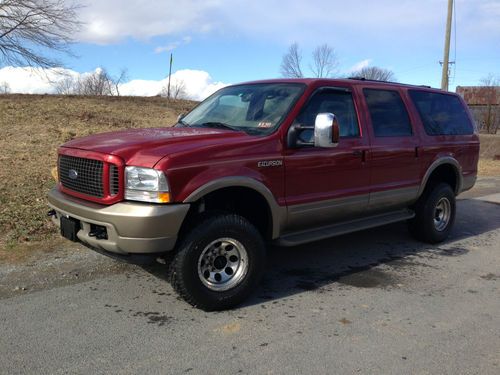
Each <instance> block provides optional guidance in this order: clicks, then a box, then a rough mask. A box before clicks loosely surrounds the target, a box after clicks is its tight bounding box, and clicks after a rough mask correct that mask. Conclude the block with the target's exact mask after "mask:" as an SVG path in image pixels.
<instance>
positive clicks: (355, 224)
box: [275, 209, 415, 246]
mask: <svg viewBox="0 0 500 375" xmlns="http://www.w3.org/2000/svg"><path fill="white" fill-rule="evenodd" d="M413 217H415V212H413V211H412V210H409V209H405V210H400V211H394V212H389V213H385V214H380V215H374V216H370V217H364V218H362V219H356V220H351V221H347V222H343V223H338V224H333V225H327V226H323V227H319V228H312V229H309V230H305V231H299V232H292V233H288V234H285V235H283V236H281V237H280V238H278V239H276V240H275V243H276V245H279V246H297V245H302V244H304V243H307V242H313V241H319V240H324V239H326V238H330V237H334V236H339V235H341V234H346V233H351V232H356V231H358V230H363V229H368V228H374V227H378V226H381V225H386V224H391V223H396V222H398V221H404V220H408V219H411V218H413Z"/></svg>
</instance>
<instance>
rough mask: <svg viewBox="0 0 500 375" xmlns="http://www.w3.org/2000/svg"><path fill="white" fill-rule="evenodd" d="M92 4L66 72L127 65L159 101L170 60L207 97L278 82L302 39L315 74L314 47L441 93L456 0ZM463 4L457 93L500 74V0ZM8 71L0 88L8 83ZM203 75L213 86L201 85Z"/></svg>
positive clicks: (342, 62)
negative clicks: (449, 17)
mask: <svg viewBox="0 0 500 375" xmlns="http://www.w3.org/2000/svg"><path fill="white" fill-rule="evenodd" d="M83 3H84V4H85V7H84V8H83V9H82V10H81V14H80V15H81V17H82V19H83V21H84V22H85V27H84V28H83V29H82V31H81V32H80V33H79V34H78V35H76V39H77V40H78V42H77V43H76V44H75V45H74V46H73V51H74V52H75V53H76V54H77V55H78V56H79V58H66V59H65V61H64V62H65V64H66V66H67V67H68V68H69V69H71V70H73V71H75V72H76V73H85V72H91V71H93V70H95V69H96V68H98V67H105V68H106V69H108V70H109V71H110V72H111V73H115V74H116V73H117V72H118V71H119V70H120V69H121V68H127V70H128V76H129V79H130V80H132V81H133V84H131V85H129V86H130V87H134V89H131V91H130V92H131V93H139V94H151V95H154V92H153V91H154V90H157V87H158V86H154V85H153V83H152V82H149V81H162V80H163V79H164V78H165V77H166V75H167V74H168V60H169V55H170V53H173V55H174V67H173V71H174V72H179V77H180V76H181V75H182V79H183V80H185V81H186V82H187V85H188V86H189V90H188V91H190V92H191V93H193V90H202V91H203V93H204V95H205V94H206V93H208V92H209V91H210V90H208V91H207V90H204V86H203V85H208V86H210V87H211V88H212V89H215V88H217V87H219V86H220V85H222V84H228V83H236V82H242V81H248V80H254V79H263V78H273V77H278V76H279V66H280V63H281V58H282V55H283V54H284V53H285V52H286V50H287V47H288V46H289V45H290V43H292V42H297V43H299V45H300V47H301V49H302V52H303V56H304V58H303V65H304V70H305V71H306V74H307V72H308V69H307V67H308V64H309V62H308V60H309V59H310V55H311V52H312V50H313V49H314V47H315V46H317V45H319V44H323V43H327V44H328V45H330V46H332V47H333V48H334V49H335V51H336V54H337V58H338V60H339V72H338V73H339V74H341V75H348V74H349V72H350V71H352V69H353V68H354V67H356V66H357V67H359V66H366V65H370V66H373V65H374V66H379V67H383V68H387V69H391V70H392V71H393V72H394V73H395V76H396V78H397V79H398V81H400V82H405V83H413V84H426V85H431V86H433V87H439V86H440V80H441V67H440V65H439V60H442V58H443V44H444V29H445V21H446V9H447V1H446V0H421V1H414V0H411V1H410V0H377V1H366V0H365V1H350V2H346V1H334V0H330V1H321V0H309V1H305V0H302V1H296V0H289V1H276V0H267V1H261V0H254V1H242V0H232V1H230V0H205V1H197V0H177V1H171V0H149V1H146V0H127V1H126V2H125V1H121V0H87V1H83ZM455 4H456V6H455V10H456V12H455V15H454V16H455V22H454V25H455V24H456V28H454V33H453V35H452V43H451V45H452V48H451V59H454V60H456V64H455V65H454V66H452V70H451V72H452V73H451V77H450V89H451V90H454V89H455V86H457V85H476V84H478V83H479V80H480V79H481V78H482V77H484V76H486V75H488V74H489V73H493V74H496V75H500V0H476V1H474V0H456V1H455ZM455 31H456V33H455ZM455 35H456V38H455ZM455 39H456V45H455ZM182 72H183V73H182ZM193 72H194V73H193ZM200 72H203V73H204V75H203V76H200ZM1 73H2V71H1V70H0V81H1V80H2V77H3V79H5V74H3V76H2V74H1ZM181 73H182V74H181ZM9 74H11V73H9ZM11 75H12V74H11ZM200 77H201V78H202V79H203V80H204V83H203V84H198V85H196V84H194V83H193V82H192V81H195V80H197V79H198V80H199V79H200ZM144 80H145V81H148V82H146V83H147V85H148V86H147V87H148V88H147V89H146V88H145V87H146V86H144V85H146V83H145V82H144ZM195 83H196V82H195ZM14 85H15V83H14ZM141 85H143V86H141ZM11 86H12V84H11ZM208 86H207V87H208ZM27 87H31V86H30V85H27ZM138 88H140V89H139V90H138V91H137V90H136V89H138ZM143 88H144V89H143ZM142 89H143V90H142ZM134 90H135V91H134ZM148 90H149V91H148ZM150 91H151V92H150ZM212 91H213V90H212ZM194 96H196V97H198V98H201V96H202V95H201V94H200V95H194Z"/></svg>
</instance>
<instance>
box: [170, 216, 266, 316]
mask: <svg viewBox="0 0 500 375" xmlns="http://www.w3.org/2000/svg"><path fill="white" fill-rule="evenodd" d="M264 263H265V247H264V242H263V240H262V237H261V235H260V233H259V232H258V231H257V229H256V228H255V227H254V226H253V225H252V224H251V223H250V222H248V221H247V220H246V219H245V218H243V217H241V216H238V215H232V214H218V215H214V216H208V217H205V218H204V219H203V220H202V221H200V222H199V223H198V224H197V225H195V227H194V228H193V229H192V230H191V231H190V232H189V233H188V234H187V235H186V237H185V239H184V241H182V243H181V245H180V246H179V250H178V252H177V253H176V254H175V256H174V259H173V261H172V262H171V263H170V281H171V283H172V286H173V287H174V289H175V290H176V291H177V292H178V293H179V295H180V296H181V297H183V298H184V299H185V300H186V301H187V302H189V303H190V304H192V305H193V306H196V307H199V308H201V309H203V310H207V311H210V310H224V309H228V308H231V307H233V306H235V305H237V304H239V303H241V302H242V301H243V300H244V299H245V298H246V297H247V296H248V295H249V294H250V293H251V292H252V290H253V289H254V288H255V287H256V285H257V284H258V282H259V281H260V278H261V275H262V273H263V268H264Z"/></svg>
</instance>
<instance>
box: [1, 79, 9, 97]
mask: <svg viewBox="0 0 500 375" xmlns="http://www.w3.org/2000/svg"><path fill="white" fill-rule="evenodd" d="M3 94H10V85H9V83H8V82H5V81H3V82H0V95H3Z"/></svg>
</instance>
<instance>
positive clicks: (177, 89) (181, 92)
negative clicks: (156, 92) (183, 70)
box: [160, 79, 188, 99]
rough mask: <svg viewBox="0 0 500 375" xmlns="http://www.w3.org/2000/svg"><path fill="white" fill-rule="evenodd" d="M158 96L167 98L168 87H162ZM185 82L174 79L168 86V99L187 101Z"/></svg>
mask: <svg viewBox="0 0 500 375" xmlns="http://www.w3.org/2000/svg"><path fill="white" fill-rule="evenodd" d="M160 96H163V97H167V96H168V87H163V88H162V89H161V92H160ZM187 96H188V94H187V91H186V82H184V80H182V79H175V80H174V81H173V82H172V84H171V86H170V97H171V98H172V99H187Z"/></svg>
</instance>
